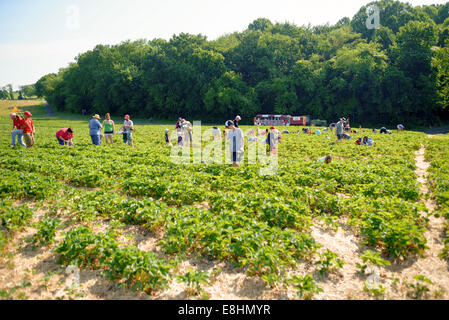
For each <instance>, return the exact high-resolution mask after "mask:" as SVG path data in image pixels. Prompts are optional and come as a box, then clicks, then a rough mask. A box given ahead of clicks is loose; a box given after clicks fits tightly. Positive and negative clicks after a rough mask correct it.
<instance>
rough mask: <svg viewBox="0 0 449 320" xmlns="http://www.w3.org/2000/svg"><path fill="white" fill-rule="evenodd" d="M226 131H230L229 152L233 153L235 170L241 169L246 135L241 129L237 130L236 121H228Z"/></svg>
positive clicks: (228, 137)
mask: <svg viewBox="0 0 449 320" xmlns="http://www.w3.org/2000/svg"><path fill="white" fill-rule="evenodd" d="M225 125H226V129H229V133H228V136H227V139H229V140H230V141H229V142H230V143H229V151H230V153H231V159H232V160H231V161H232V166H233V167H235V168H238V167H240V161H241V160H242V155H243V153H244V145H245V142H244V135H243V131H242V129H240V128H236V127H235V125H234V121H232V120H228V121H226V124H225Z"/></svg>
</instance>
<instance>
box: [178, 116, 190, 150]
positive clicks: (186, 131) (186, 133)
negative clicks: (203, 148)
mask: <svg viewBox="0 0 449 320" xmlns="http://www.w3.org/2000/svg"><path fill="white" fill-rule="evenodd" d="M181 128H182V132H183V140H184V141H185V142H186V145H188V144H187V143H190V147H192V141H193V138H192V132H193V126H192V124H191V123H190V121H187V120H186V119H182V121H181Z"/></svg>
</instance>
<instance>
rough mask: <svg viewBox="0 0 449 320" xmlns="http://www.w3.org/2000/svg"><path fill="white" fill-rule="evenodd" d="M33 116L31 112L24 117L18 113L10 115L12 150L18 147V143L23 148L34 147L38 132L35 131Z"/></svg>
mask: <svg viewBox="0 0 449 320" xmlns="http://www.w3.org/2000/svg"><path fill="white" fill-rule="evenodd" d="M32 116H33V115H32V114H31V112H29V111H25V112H24V114H23V117H21V116H20V115H19V114H18V113H10V114H9V118H10V119H11V120H12V132H11V140H12V143H11V145H10V147H11V148H15V147H16V141H18V143H19V145H20V146H22V147H26V148H31V147H33V146H34V135H35V134H36V130H35V129H34V122H33V119H32Z"/></svg>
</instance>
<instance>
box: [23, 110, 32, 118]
mask: <svg viewBox="0 0 449 320" xmlns="http://www.w3.org/2000/svg"><path fill="white" fill-rule="evenodd" d="M24 115H26V116H28V117H32V116H33V115H32V114H31V112H29V111H25V113H24Z"/></svg>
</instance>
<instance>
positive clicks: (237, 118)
mask: <svg viewBox="0 0 449 320" xmlns="http://www.w3.org/2000/svg"><path fill="white" fill-rule="evenodd" d="M240 120H242V117H240V116H237V117H235V119H234V126H235V127H236V128H238V127H239V121H240Z"/></svg>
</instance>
